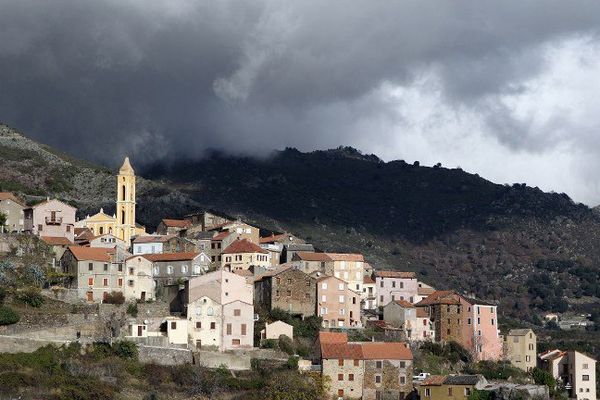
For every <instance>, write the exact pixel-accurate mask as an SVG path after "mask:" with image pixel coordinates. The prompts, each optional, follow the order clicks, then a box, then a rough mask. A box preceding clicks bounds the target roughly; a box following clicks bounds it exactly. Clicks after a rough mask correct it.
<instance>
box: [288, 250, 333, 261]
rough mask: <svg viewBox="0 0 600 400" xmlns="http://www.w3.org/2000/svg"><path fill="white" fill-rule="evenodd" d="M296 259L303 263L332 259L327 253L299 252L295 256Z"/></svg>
mask: <svg viewBox="0 0 600 400" xmlns="http://www.w3.org/2000/svg"><path fill="white" fill-rule="evenodd" d="M294 258H298V259H300V260H302V261H321V262H327V261H331V257H329V255H327V254H326V253H315V252H312V251H299V252H297V253H296V254H294Z"/></svg>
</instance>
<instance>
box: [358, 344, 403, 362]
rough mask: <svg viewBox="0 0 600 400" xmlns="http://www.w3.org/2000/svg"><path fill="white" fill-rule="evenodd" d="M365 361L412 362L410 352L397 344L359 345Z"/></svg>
mask: <svg viewBox="0 0 600 400" xmlns="http://www.w3.org/2000/svg"><path fill="white" fill-rule="evenodd" d="M361 346H362V353H363V358H364V359H365V360H412V358H413V355H412V351H410V349H409V348H408V347H407V346H406V344H404V343H399V342H365V343H361Z"/></svg>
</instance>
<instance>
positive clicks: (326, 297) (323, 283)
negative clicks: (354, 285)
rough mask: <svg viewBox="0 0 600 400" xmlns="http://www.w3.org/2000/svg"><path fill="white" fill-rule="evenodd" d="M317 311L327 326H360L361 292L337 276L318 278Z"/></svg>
mask: <svg viewBox="0 0 600 400" xmlns="http://www.w3.org/2000/svg"><path fill="white" fill-rule="evenodd" d="M317 312H318V315H319V316H320V317H321V318H323V327H325V328H358V327H361V326H362V324H361V321H360V294H359V293H356V292H355V291H353V290H351V289H350V288H349V285H348V283H346V282H345V281H343V280H341V279H340V278H336V277H335V276H323V277H321V278H319V279H317Z"/></svg>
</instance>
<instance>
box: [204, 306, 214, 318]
mask: <svg viewBox="0 0 600 400" xmlns="http://www.w3.org/2000/svg"><path fill="white" fill-rule="evenodd" d="M213 314H214V310H213V308H212V307H208V309H207V310H206V315H208V316H211V315H213Z"/></svg>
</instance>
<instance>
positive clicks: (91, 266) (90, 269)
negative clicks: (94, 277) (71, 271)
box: [88, 263, 94, 271]
mask: <svg viewBox="0 0 600 400" xmlns="http://www.w3.org/2000/svg"><path fill="white" fill-rule="evenodd" d="M93 270H94V263H89V264H88V271H93Z"/></svg>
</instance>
